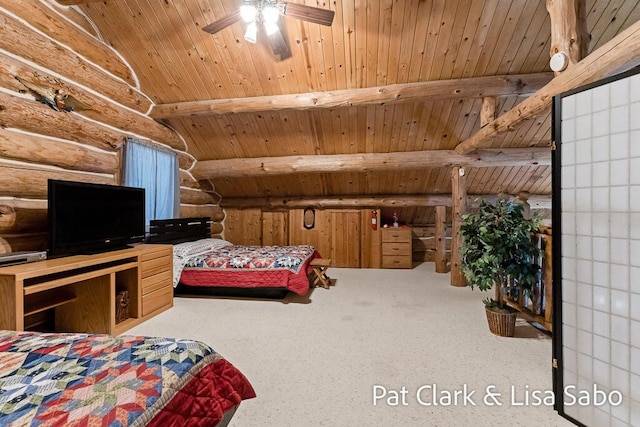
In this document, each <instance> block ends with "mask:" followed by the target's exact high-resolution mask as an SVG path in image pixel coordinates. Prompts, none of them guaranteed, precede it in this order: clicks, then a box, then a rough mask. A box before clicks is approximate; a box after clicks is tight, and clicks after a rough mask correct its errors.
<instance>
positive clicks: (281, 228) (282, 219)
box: [262, 212, 289, 246]
mask: <svg viewBox="0 0 640 427" xmlns="http://www.w3.org/2000/svg"><path fill="white" fill-rule="evenodd" d="M288 218H289V213H288V212H262V244H263V245H265V246H287V245H288V244H289V227H288Z"/></svg>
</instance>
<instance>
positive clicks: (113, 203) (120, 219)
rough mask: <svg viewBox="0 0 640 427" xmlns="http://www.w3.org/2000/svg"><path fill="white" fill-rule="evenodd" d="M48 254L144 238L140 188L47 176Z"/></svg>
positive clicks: (116, 245)
mask: <svg viewBox="0 0 640 427" xmlns="http://www.w3.org/2000/svg"><path fill="white" fill-rule="evenodd" d="M48 190H49V194H48V198H47V199H48V219H49V253H48V256H50V257H60V256H67V255H77V254H89V253H99V252H106V251H110V250H116V249H122V248H125V247H127V245H129V244H131V243H136V242H141V241H144V238H145V194H144V189H143V188H134V187H124V186H116V185H105V184H91V183H84V182H75V181H61V180H54V179H50V180H49V182H48Z"/></svg>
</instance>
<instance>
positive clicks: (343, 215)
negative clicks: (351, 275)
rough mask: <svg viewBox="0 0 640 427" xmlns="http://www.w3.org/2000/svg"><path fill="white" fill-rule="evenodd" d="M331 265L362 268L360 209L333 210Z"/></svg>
mask: <svg viewBox="0 0 640 427" xmlns="http://www.w3.org/2000/svg"><path fill="white" fill-rule="evenodd" d="M331 265H332V266H333V267H350V268H360V265H361V263H360V211H352V210H341V211H332V212H331Z"/></svg>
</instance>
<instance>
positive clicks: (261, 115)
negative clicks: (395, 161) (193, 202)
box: [59, 0, 640, 223]
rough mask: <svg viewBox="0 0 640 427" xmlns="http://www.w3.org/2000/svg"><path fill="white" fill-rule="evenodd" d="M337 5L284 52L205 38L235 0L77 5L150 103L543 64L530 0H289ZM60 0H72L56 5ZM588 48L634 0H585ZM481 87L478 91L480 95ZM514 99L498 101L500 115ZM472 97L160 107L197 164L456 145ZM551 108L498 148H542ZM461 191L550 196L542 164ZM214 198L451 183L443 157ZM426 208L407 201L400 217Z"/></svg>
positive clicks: (444, 189)
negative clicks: (315, 105)
mask: <svg viewBox="0 0 640 427" xmlns="http://www.w3.org/2000/svg"><path fill="white" fill-rule="evenodd" d="M294 2H297V3H305V4H307V5H310V6H317V7H322V8H327V9H331V10H334V11H335V19H334V22H333V25H332V26H331V27H323V26H320V25H317V24H312V23H308V22H303V21H300V20H296V19H293V18H290V17H284V18H282V19H283V22H284V24H285V32H286V36H287V39H288V42H289V45H290V48H291V52H292V55H291V57H290V58H287V59H284V60H280V59H279V58H277V57H275V56H274V55H273V53H272V51H271V49H270V48H269V45H268V44H267V43H266V40H265V39H264V37H263V38H262V39H260V34H259V35H258V38H259V40H258V43H257V44H255V45H254V44H251V43H248V42H246V41H245V40H244V38H243V35H244V30H245V24H244V23H242V22H237V23H235V24H233V25H231V26H230V27H228V28H226V29H224V30H222V31H220V32H219V33H217V34H215V35H211V34H208V33H205V32H203V31H202V30H201V27H203V26H204V25H206V24H208V23H210V22H212V21H214V20H216V19H219V18H221V17H223V16H225V15H227V14H229V13H232V12H233V11H235V10H236V9H237V8H238V7H239V6H240V4H242V1H241V0H106V1H102V2H88V3H83V4H80V5H78V6H74V7H78V8H79V9H80V10H81V11H82V12H83V13H85V14H86V15H87V16H88V17H89V18H90V20H91V21H92V22H93V23H94V24H95V26H96V28H97V29H98V30H99V32H100V35H101V37H103V38H104V39H105V40H106V41H107V42H108V43H110V44H111V45H112V46H113V47H114V48H115V49H116V50H117V51H118V52H120V53H121V54H122V55H123V57H124V58H126V60H127V61H128V62H129V63H130V64H131V66H132V67H133V69H134V70H135V71H136V74H137V76H138V78H139V80H140V84H141V88H142V90H143V91H144V92H145V93H146V94H147V95H149V96H150V97H151V98H152V99H153V101H154V102H155V103H156V104H169V103H180V102H189V101H203V100H211V99H231V100H234V99H244V98H249V97H265V96H273V95H283V94H303V93H307V92H326V91H344V90H356V89H361V88H371V87H384V86H389V85H396V84H405V83H416V82H428V81H437V80H451V79H453V80H458V79H462V80H460V81H459V82H458V83H459V85H460V87H464V85H465V84H466V82H467V81H468V80H466V79H470V78H475V77H482V76H497V75H519V74H532V73H544V72H547V73H548V72H549V71H550V70H549V65H548V63H549V50H550V31H551V30H550V19H549V14H548V12H547V10H546V9H545V2H544V1H531V0H484V1H483V0H465V1H451V0H449V1H445V0H379V1H378V0H369V1H367V0H335V1H331V2H328V1H312V0H294ZM59 3H69V2H63V1H62V0H60V1H59ZM587 7H588V30H589V32H590V33H591V43H590V46H589V50H590V51H591V50H593V49H595V48H597V47H598V46H600V45H602V44H603V43H605V42H606V41H608V40H610V39H611V38H612V37H614V36H615V35H616V34H617V33H619V32H620V31H621V30H622V29H624V28H626V27H628V26H629V25H631V24H632V23H634V22H636V21H637V20H638V18H640V1H636V0H632V1H631V0H626V1H624V0H611V1H608V0H605V1H603V0H599V1H595V0H589V1H587ZM479 95H481V94H480V93H479ZM522 99H523V97H522V96H518V95H517V94H515V95H507V96H502V97H499V98H498V100H497V111H498V114H501V113H502V112H505V111H508V110H509V109H511V108H512V107H513V106H514V105H516V104H517V103H518V102H520V101H521V100H522ZM481 107H482V99H481V97H472V98H457V97H456V98H448V99H436V100H433V99H428V98H425V99H424V100H422V99H418V100H411V101H407V102H389V103H384V104H383V105H376V104H367V105H358V106H345V107H331V108H321V109H308V110H295V109H285V110H269V109H265V110H264V111H258V112H250V113H248V112H247V113H243V112H238V113H233V114H215V111H214V112H213V113H211V114H207V115H199V116H180V117H170V118H165V119H163V120H165V121H166V123H168V124H169V125H170V126H171V127H173V128H174V129H176V130H177V131H178V132H179V133H180V134H182V135H183V136H184V138H185V139H186V141H187V144H188V147H189V152H190V153H191V154H193V155H194V156H195V157H196V158H197V159H198V160H203V161H204V160H219V159H234V158H248V157H249V158H253V157H279V156H292V155H326V154H354V153H390V152H402V151H417V150H445V149H449V150H451V149H453V148H455V146H456V145H457V144H459V143H460V142H461V141H463V140H465V139H466V138H468V137H469V136H471V135H473V134H474V133H475V132H476V131H478V129H479V128H480V119H479V117H480V110H481ZM550 126H551V119H550V113H548V114H546V115H543V116H542V117H537V118H536V119H532V120H528V121H526V122H524V123H523V124H522V125H520V126H518V127H517V128H516V129H513V131H512V132H509V133H507V134H506V135H504V136H501V137H500V138H497V139H496V140H494V141H493V142H492V146H494V147H533V146H548V145H549V144H550V139H551V130H550ZM467 180H468V183H469V189H468V191H469V193H470V194H495V193H497V192H508V193H512V194H516V193H518V192H520V191H528V192H530V193H535V194H549V193H550V191H551V176H550V166H532V167H494V168H471V169H470V170H469V171H468V178H467ZM211 182H212V183H213V184H214V185H215V188H216V190H217V192H218V193H220V194H221V195H222V196H223V198H252V197H279V198H287V197H305V196H308V197H321V196H346V195H349V196H358V195H369V196H371V195H393V194H399V195H408V194H411V195H416V194H434V193H444V194H448V193H450V192H451V169H450V168H449V167H433V168H421V169H415V170H399V169H398V168H394V167H393V165H390V169H389V170H388V171H380V172H332V173H297V174H287V175H280V176H278V175H275V176H274V175H269V176H251V177H238V178H224V177H222V178H218V177H217V178H213V179H211ZM430 215H431V210H429V209H426V208H421V209H407V210H406V212H405V215H404V218H406V219H407V221H408V222H414V223H425V222H429V221H430Z"/></svg>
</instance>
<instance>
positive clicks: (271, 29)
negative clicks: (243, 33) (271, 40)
mask: <svg viewBox="0 0 640 427" xmlns="http://www.w3.org/2000/svg"><path fill="white" fill-rule="evenodd" d="M278 30H280V28H279V27H278V24H276V23H274V22H265V23H264V31H265V32H266V33H267V35H268V36H271V35H273V34H275V33H277V32H278Z"/></svg>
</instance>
